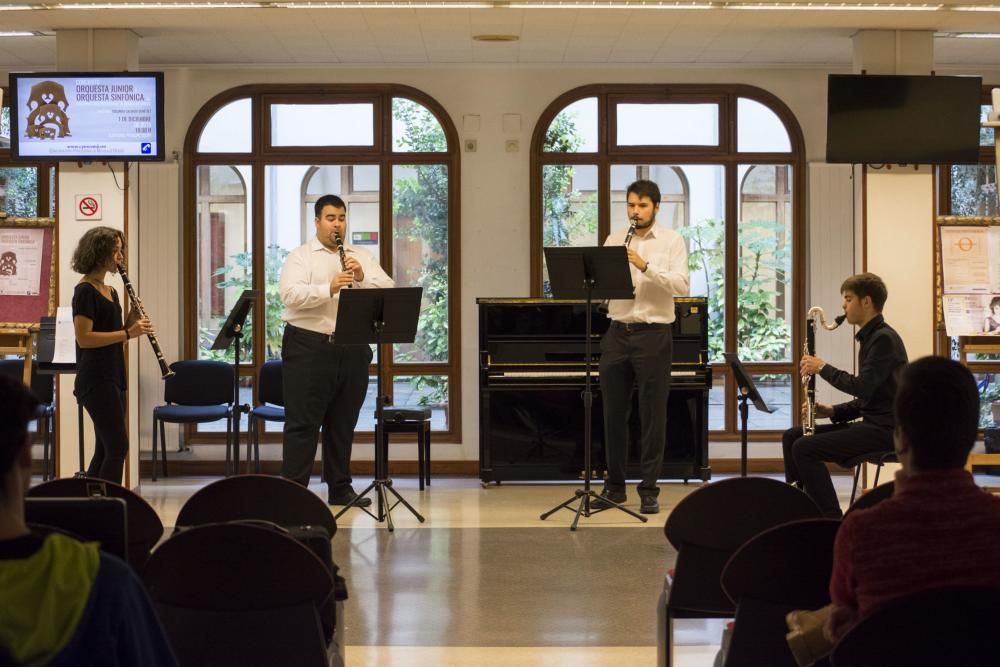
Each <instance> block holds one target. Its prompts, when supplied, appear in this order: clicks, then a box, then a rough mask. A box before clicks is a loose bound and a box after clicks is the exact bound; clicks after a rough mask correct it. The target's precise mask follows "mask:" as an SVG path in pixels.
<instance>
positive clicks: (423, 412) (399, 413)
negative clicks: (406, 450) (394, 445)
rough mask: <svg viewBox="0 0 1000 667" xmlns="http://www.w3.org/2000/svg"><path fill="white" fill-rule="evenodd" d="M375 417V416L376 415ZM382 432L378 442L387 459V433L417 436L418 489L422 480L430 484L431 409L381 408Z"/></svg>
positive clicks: (422, 485)
mask: <svg viewBox="0 0 1000 667" xmlns="http://www.w3.org/2000/svg"><path fill="white" fill-rule="evenodd" d="M376 418H377V417H376ZM382 432H383V436H382V437H384V438H385V442H384V443H380V444H381V445H382V447H384V448H385V449H383V450H382V451H384V452H385V453H386V461H388V453H389V434H390V433H414V434H416V436H417V477H418V479H419V480H420V490H421V491H423V490H424V482H425V480H426V483H427V486H430V485H431V409H430V408H416V409H412V408H410V409H404V408H393V407H385V408H382Z"/></svg>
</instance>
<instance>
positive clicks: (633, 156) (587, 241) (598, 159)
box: [531, 85, 805, 440]
mask: <svg viewBox="0 0 1000 667" xmlns="http://www.w3.org/2000/svg"><path fill="white" fill-rule="evenodd" d="M804 164H805V162H804V147H803V140H802V131H801V129H800V128H799V125H798V123H797V122H796V121H795V118H794V117H793V116H792V114H791V112H790V111H789V110H788V108H787V107H786V106H785V105H784V104H783V103H782V102H781V101H780V100H778V99H777V98H776V97H774V96H773V95H771V94H770V93H767V92H765V91H763V90H760V89H759V88H753V87H751V86H741V85H730V86H716V85H677V86H662V85H594V86H585V87H583V88H577V89H575V90H571V91H569V92H567V93H565V94H564V95H562V96H561V97H559V98H558V99H557V100H555V101H554V102H553V103H552V104H551V105H549V107H548V108H547V109H546V110H545V112H544V113H543V114H542V116H541V118H540V119H539V123H538V126H537V127H536V128H535V132H534V136H533V138H532V166H531V187H532V195H531V198H532V200H531V231H532V244H531V253H532V257H531V269H532V290H533V292H534V294H535V295H547V294H548V276H547V273H546V268H545V262H544V255H543V252H542V249H543V247H545V246H549V245H596V244H600V243H603V241H604V239H605V238H606V237H607V236H608V234H609V233H611V232H613V231H615V230H618V229H623V228H624V227H625V226H626V225H627V224H628V222H627V220H626V215H625V203H624V202H625V190H626V188H627V187H628V185H629V184H630V183H631V182H633V181H635V180H637V179H640V178H645V179H649V180H652V181H655V182H656V183H657V184H658V185H659V187H660V192H661V194H662V200H661V203H660V212H659V214H658V217H657V222H658V224H661V225H662V224H665V225H668V226H670V227H671V228H673V229H675V230H677V231H678V232H679V233H680V234H681V235H682V236H684V238H685V239H687V242H688V253H689V269H690V273H691V295H692V296H705V297H707V299H708V304H709V361H710V363H711V364H712V366H713V373H714V383H713V389H712V392H711V395H710V409H709V428H710V429H711V430H712V431H713V432H714V433H713V439H716V440H724V439H728V438H735V437H736V434H737V416H736V401H735V393H736V390H735V385H734V383H733V380H732V378H731V377H730V376H729V371H728V369H727V367H726V366H725V365H724V364H723V363H722V361H723V360H722V352H723V351H725V350H734V351H737V352H739V354H740V358H741V359H743V360H744V363H745V366H746V367H747V369H748V370H749V371H750V372H751V373H752V374H753V375H754V378H755V380H757V381H758V382H759V384H760V385H761V387H762V389H763V390H764V392H765V393H766V394H767V396H766V397H767V398H768V399H769V403H770V404H771V405H772V406H777V407H778V408H779V410H778V412H776V413H775V414H773V415H765V414H763V413H759V412H756V411H754V412H753V413H752V414H751V417H750V427H751V428H752V429H754V430H756V431H771V432H772V433H768V434H766V435H763V434H760V435H759V437H762V438H767V439H773V437H774V433H773V432H774V431H779V430H782V429H784V428H787V427H788V426H790V425H791V424H793V423H797V421H798V419H799V417H798V412H799V409H798V405H799V398H800V397H799V392H800V390H801V388H800V386H799V383H798V373H797V369H796V367H795V360H796V359H797V357H798V350H799V349H800V347H801V342H802V341H801V337H802V332H800V331H799V328H800V326H799V325H800V320H801V319H802V316H803V315H804V313H803V312H802V311H803V308H804V305H803V301H804V299H803V298H802V286H803V283H804V281H803V279H802V274H801V271H800V270H799V265H800V262H801V259H800V256H799V253H800V248H802V247H804V245H803V244H802V240H803V236H802V228H803V225H804V221H803V211H804V203H805V202H804V197H803V192H804V190H803V187H802V170H803V165H804Z"/></svg>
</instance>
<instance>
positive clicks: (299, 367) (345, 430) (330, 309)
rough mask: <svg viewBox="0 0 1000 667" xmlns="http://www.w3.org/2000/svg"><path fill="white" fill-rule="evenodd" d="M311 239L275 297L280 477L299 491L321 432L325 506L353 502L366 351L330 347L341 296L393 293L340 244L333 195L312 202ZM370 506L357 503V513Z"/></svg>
mask: <svg viewBox="0 0 1000 667" xmlns="http://www.w3.org/2000/svg"><path fill="white" fill-rule="evenodd" d="M315 211H316V220H315V224H316V236H315V237H314V238H312V239H310V240H309V241H308V242H307V243H305V244H303V245H301V246H299V247H298V248H296V249H295V250H293V251H291V252H290V253H289V254H288V257H287V259H286V260H285V265H284V266H283V267H282V269H281V277H280V279H279V281H278V292H279V294H280V295H281V301H282V302H283V303H284V304H285V311H284V314H283V315H282V319H284V320H285V333H284V337H283V338H282V343H281V360H282V380H283V384H284V399H285V432H284V438H283V443H282V467H281V474H282V476H284V477H287V478H288V479H291V480H294V481H296V482H298V483H299V484H302V485H303V486H309V476H310V473H311V470H312V464H313V461H314V460H315V458H316V442H317V440H318V438H319V435H320V427H322V437H323V479H324V480H325V481H326V483H327V487H328V490H327V500H328V502H329V504H331V505H347V504H349V503H350V502H351V501H352V500H354V498H355V497H356V496H357V494H356V493H355V491H354V489H353V488H352V487H351V481H352V480H351V448H352V445H353V441H354V428H355V426H357V423H358V415H359V414H360V412H361V406H362V405H363V404H364V401H365V394H366V392H367V390H368V364H369V363H370V362H371V360H372V351H371V348H370V347H369V346H368V345H334V338H335V336H336V332H335V331H334V328H335V327H336V323H337V307H338V305H339V304H340V292H341V290H344V289H349V288H355V289H356V288H365V287H392V286H393V282H392V278H390V277H389V276H388V275H386V273H385V271H383V270H382V267H381V266H380V265H379V262H378V259H377V258H376V257H375V256H374V255H372V254H371V253H370V252H368V251H367V250H365V249H364V248H358V247H355V246H351V245H345V244H344V243H343V239H344V238H346V235H347V204H345V203H344V200H343V199H341V198H340V197H337V196H336V195H324V196H322V197H320V198H319V200H317V201H316V206H315ZM369 505H371V498H362V499H360V500H359V501H358V502H357V503H355V506H356V507H367V506H369Z"/></svg>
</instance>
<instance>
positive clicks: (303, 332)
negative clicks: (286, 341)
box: [285, 322, 334, 343]
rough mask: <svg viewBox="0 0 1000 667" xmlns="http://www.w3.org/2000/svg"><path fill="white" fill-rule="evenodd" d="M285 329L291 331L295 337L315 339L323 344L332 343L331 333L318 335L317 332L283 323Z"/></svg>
mask: <svg viewBox="0 0 1000 667" xmlns="http://www.w3.org/2000/svg"><path fill="white" fill-rule="evenodd" d="M285 329H287V330H289V331H291V332H292V333H294V334H295V335H296V336H305V337H306V338H315V339H316V340H321V341H323V342H325V343H332V342H333V336H334V334H332V333H328V334H325V333H320V332H319V331H311V330H309V329H303V328H302V327H297V326H295V325H294V324H289V323H288V322H285Z"/></svg>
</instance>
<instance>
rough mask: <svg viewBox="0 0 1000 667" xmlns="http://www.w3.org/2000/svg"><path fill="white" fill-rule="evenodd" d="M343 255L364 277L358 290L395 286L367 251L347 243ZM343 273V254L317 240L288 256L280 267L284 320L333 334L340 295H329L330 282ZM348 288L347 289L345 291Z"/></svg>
mask: <svg viewBox="0 0 1000 667" xmlns="http://www.w3.org/2000/svg"><path fill="white" fill-rule="evenodd" d="M344 252H345V253H346V254H347V255H349V256H350V257H353V258H354V259H356V260H358V263H359V264H361V269H362V270H363V271H364V275H365V278H364V280H362V281H361V282H360V283H359V282H357V281H355V282H354V283H353V286H354V287H355V288H357V287H393V286H394V283H393V281H392V278H390V277H389V276H388V275H387V274H386V272H385V271H383V270H382V267H381V266H380V265H379V263H378V260H377V259H376V258H375V256H374V255H372V254H371V253H370V252H368V251H367V250H365V249H364V248H358V247H355V246H351V245H347V244H346V243H345V244H344ZM341 271H343V268H342V267H341V264H340V255H339V254H338V253H337V251H336V250H330V249H329V248H327V247H326V246H324V245H323V244H322V243H320V242H319V240H318V239H317V238H316V237H313V238H311V239H309V241H308V242H307V243H304V244H302V245H300V246H299V247H298V248H296V249H295V250H293V251H291V252H290V253H288V257H287V258H285V265H284V266H283V267H281V278H279V280H278V294H280V295H281V301H282V303H284V304H285V311H284V313H282V315H281V319H283V320H285V322H287V323H289V324H291V325H292V326H296V327H299V328H300V329H308V330H309V331H315V332H318V333H323V334H330V333H333V331H334V329H335V328H336V325H337V308H338V307H339V306H340V292H337V293H336V294H334V295H333V296H330V281H331V280H333V276H334V275H336V274H338V273H340V272H341ZM342 289H347V288H342Z"/></svg>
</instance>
